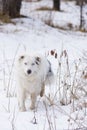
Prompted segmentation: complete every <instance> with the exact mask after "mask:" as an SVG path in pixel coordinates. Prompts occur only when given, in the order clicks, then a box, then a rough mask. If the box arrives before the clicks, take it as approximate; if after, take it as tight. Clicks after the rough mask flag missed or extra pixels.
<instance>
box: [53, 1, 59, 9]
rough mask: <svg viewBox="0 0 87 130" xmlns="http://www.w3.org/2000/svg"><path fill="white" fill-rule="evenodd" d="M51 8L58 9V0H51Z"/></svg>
mask: <svg viewBox="0 0 87 130" xmlns="http://www.w3.org/2000/svg"><path fill="white" fill-rule="evenodd" d="M53 8H54V9H55V10H58V11H60V0H53Z"/></svg>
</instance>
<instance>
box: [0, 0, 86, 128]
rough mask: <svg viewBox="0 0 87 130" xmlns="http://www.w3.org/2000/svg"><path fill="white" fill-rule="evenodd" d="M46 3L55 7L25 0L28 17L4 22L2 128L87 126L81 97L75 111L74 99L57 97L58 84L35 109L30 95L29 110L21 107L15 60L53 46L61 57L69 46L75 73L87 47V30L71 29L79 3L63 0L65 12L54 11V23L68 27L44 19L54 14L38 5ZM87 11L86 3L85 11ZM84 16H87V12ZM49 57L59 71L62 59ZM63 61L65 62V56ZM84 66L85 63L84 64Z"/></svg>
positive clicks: (0, 34)
mask: <svg viewBox="0 0 87 130" xmlns="http://www.w3.org/2000/svg"><path fill="white" fill-rule="evenodd" d="M44 6H46V7H50V8H52V1H49V0H42V1H39V2H32V3H31V2H23V5H22V9H21V14H23V15H26V16H28V17H27V18H19V19H13V20H12V22H13V23H8V24H5V23H3V24H2V25H0V72H1V73H0V130H29V129H30V130H68V129H70V130H71V129H75V128H81V129H84V127H85V128H86V129H87V124H86V121H87V116H86V115H87V113H86V111H87V108H82V106H80V105H79V104H78V101H76V102H75V110H74V111H73V103H71V104H68V105H65V106H62V105H61V104H60V102H59V99H57V98H58V97H59V95H58V97H55V99H54V95H55V91H56V90H57V89H58V86H56V85H55V84H54V85H52V86H47V88H46V96H48V95H50V96H51V97H49V99H47V98H46V96H44V97H43V98H40V97H38V100H37V108H36V110H35V111H31V110H30V109H29V104H30V98H28V99H27V100H26V108H27V111H26V112H19V110H18V103H17V98H16V87H17V84H16V81H15V67H14V64H15V59H16V57H17V56H18V55H19V54H20V53H24V52H29V53H30V52H31V53H34V52H40V53H42V54H43V55H45V54H46V55H47V54H48V52H50V50H56V52H57V53H58V58H59V57H60V53H61V51H63V50H66V51H67V53H68V58H69V64H70V69H71V70H72V71H71V72H73V73H74V71H75V70H73V68H74V63H76V62H77V63H78V61H79V58H82V56H83V52H84V51H87V33H84V32H83V33H82V32H79V31H77V30H76V29H75V30H74V29H73V31H70V30H68V31H67V24H68V23H72V25H73V27H77V26H78V24H79V10H78V9H79V7H78V6H76V5H75V2H64V1H62V4H61V8H62V12H57V11H56V12H52V20H53V23H54V24H55V25H56V26H60V27H65V28H66V30H61V29H58V28H52V27H50V26H48V25H46V24H45V23H44V22H43V21H45V18H47V19H48V18H49V16H50V15H49V13H48V11H44V12H43V11H38V10H36V9H38V8H40V7H44ZM86 11H87V8H86V7H85V10H84V12H86ZM74 17H75V19H73V18H74ZM84 17H85V19H86V13H85V14H84ZM48 58H49V59H50V61H51V64H52V68H53V71H54V73H55V75H56V73H57V71H58V61H57V59H55V58H54V57H52V56H50V55H49V56H48ZM63 62H64V66H65V60H64V61H63ZM82 66H83V64H82V65H81V68H82ZM82 69H83V68H82ZM64 71H66V70H65V68H64V70H63V72H64ZM62 74H63V73H62ZM62 76H64V74H63V75H62ZM68 80H69V79H68ZM82 80H83V79H82ZM67 82H68V81H67ZM50 99H51V101H50ZM52 99H54V100H53V101H52ZM81 100H82V102H83V103H84V102H86V103H87V97H82V98H81ZM50 103H53V105H52V104H50ZM83 103H82V104H83ZM77 104H78V108H77V109H78V111H77V112H76V107H77V106H76V105H77ZM82 104H81V105H82ZM79 107H81V108H82V110H80V108H79ZM76 117H77V118H76Z"/></svg>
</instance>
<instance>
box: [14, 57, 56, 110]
mask: <svg viewBox="0 0 87 130" xmlns="http://www.w3.org/2000/svg"><path fill="white" fill-rule="evenodd" d="M16 71H17V75H16V77H17V81H18V89H17V97H18V104H19V109H20V111H25V110H26V109H25V99H26V93H29V94H30V97H31V106H30V109H34V108H35V103H36V99H37V96H38V95H40V96H41V97H42V96H43V94H44V89H45V85H47V84H50V83H52V81H53V78H54V74H53V72H52V69H51V63H50V62H49V61H48V60H47V58H46V57H45V56H41V55H40V56H38V55H33V56H31V55H22V56H20V57H19V58H18V60H17V63H16Z"/></svg>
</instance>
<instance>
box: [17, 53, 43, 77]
mask: <svg viewBox="0 0 87 130" xmlns="http://www.w3.org/2000/svg"><path fill="white" fill-rule="evenodd" d="M18 62H19V64H20V65H19V66H20V67H21V68H22V71H23V73H24V74H25V75H26V76H32V75H34V74H37V73H38V71H39V67H40V63H41V58H40V57H38V56H36V57H32V56H26V55H22V56H20V57H19V59H18Z"/></svg>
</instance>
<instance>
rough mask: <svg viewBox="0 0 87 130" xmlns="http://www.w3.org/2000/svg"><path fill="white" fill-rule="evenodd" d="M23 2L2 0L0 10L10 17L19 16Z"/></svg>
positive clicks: (0, 0) (20, 0)
mask: <svg viewBox="0 0 87 130" xmlns="http://www.w3.org/2000/svg"><path fill="white" fill-rule="evenodd" d="M21 3H22V0H0V12H1V14H3V15H4V14H5V15H9V16H10V17H18V16H19V15H20V8H21Z"/></svg>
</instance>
